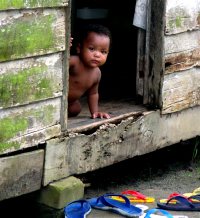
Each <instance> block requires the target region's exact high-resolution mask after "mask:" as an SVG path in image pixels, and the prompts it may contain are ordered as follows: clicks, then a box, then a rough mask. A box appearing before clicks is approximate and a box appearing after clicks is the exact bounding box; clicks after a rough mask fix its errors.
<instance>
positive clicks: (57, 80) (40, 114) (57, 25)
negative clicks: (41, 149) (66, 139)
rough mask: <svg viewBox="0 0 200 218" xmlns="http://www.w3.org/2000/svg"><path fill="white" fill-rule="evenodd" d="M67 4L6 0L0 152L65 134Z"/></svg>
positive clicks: (0, 27)
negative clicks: (62, 113)
mask: <svg viewBox="0 0 200 218" xmlns="http://www.w3.org/2000/svg"><path fill="white" fill-rule="evenodd" d="M67 6H68V0H52V1H47V0H37V1H36V0H27V1H24V0H13V1H1V4H0V154H3V153H7V152H10V151H15V150H19V149H22V148H25V147H31V146H34V145H37V144H39V143H42V142H44V141H45V140H47V139H49V138H52V137H54V136H58V135H59V134H60V131H61V130H60V129H61V125H60V123H61V107H62V106H61V103H62V96H63V83H64V81H63V78H65V75H64V74H65V70H66V69H65V68H64V66H66V63H65V61H66V60H64V58H65V57H66V54H65V51H66V49H67V48H68V46H66V35H67V31H66V30H68V24H69V22H68V23H67V22H66V11H67ZM63 60H64V61H63ZM65 89H66V87H65Z"/></svg>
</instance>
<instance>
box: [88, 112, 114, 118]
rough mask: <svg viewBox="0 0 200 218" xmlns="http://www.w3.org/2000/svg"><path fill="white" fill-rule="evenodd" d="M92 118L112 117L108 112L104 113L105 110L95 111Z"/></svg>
mask: <svg viewBox="0 0 200 218" xmlns="http://www.w3.org/2000/svg"><path fill="white" fill-rule="evenodd" d="M92 118H93V119H95V118H101V119H103V118H106V119H109V118H110V115H109V114H107V113H104V112H95V113H93V114H92Z"/></svg>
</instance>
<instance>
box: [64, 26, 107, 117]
mask: <svg viewBox="0 0 200 218" xmlns="http://www.w3.org/2000/svg"><path fill="white" fill-rule="evenodd" d="M110 41H111V34H110V31H109V30H108V29H107V28H106V27H104V26H101V25H95V24H90V25H88V26H86V27H85V28H83V30H82V32H81V33H80V35H79V43H78V45H77V48H76V50H77V55H72V56H71V57H70V61H69V64H70V65H69V94H68V115H69V117H72V116H77V115H78V114H79V113H80V112H81V104H80V101H79V99H80V98H81V97H82V96H83V95H84V94H86V95H87V101H88V106H89V110H90V113H91V117H92V118H110V115H109V114H108V113H105V112H100V111H99V108H98V101H99V93H98V87H99V82H100V79H101V70H100V68H99V67H100V66H102V65H103V64H105V62H106V60H107V57H108V53H109V49H110V43H111V42H110Z"/></svg>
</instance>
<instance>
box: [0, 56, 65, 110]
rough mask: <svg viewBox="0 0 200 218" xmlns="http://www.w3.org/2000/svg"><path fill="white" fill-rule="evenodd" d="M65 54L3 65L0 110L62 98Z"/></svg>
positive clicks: (0, 80)
mask: <svg viewBox="0 0 200 218" xmlns="http://www.w3.org/2000/svg"><path fill="white" fill-rule="evenodd" d="M62 83H63V82H62V54H61V53H60V54H58V53H57V54H54V55H50V56H45V57H40V58H28V59H24V60H20V61H12V62H4V63H0V108H7V107H12V106H16V105H22V104H27V103H29V102H34V101H39V100H44V99H48V98H54V97H58V96H61V95H62Z"/></svg>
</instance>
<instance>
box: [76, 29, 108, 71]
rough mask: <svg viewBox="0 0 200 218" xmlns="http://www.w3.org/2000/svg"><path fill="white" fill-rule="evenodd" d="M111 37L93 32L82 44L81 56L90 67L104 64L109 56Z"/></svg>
mask: <svg viewBox="0 0 200 218" xmlns="http://www.w3.org/2000/svg"><path fill="white" fill-rule="evenodd" d="M109 48H110V38H109V37H107V36H105V35H99V34H97V33H94V32H91V33H89V34H88V37H87V38H86V39H85V40H84V42H83V44H82V45H81V46H80V57H81V58H82V60H83V61H84V63H85V64H86V65H87V66H89V67H99V66H102V65H103V64H104V63H105V62H106V60H107V57H108V53H109Z"/></svg>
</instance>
